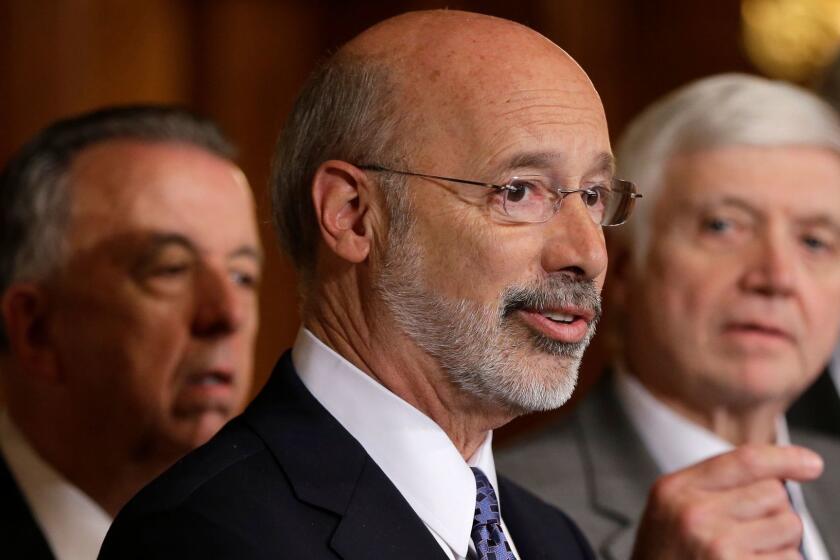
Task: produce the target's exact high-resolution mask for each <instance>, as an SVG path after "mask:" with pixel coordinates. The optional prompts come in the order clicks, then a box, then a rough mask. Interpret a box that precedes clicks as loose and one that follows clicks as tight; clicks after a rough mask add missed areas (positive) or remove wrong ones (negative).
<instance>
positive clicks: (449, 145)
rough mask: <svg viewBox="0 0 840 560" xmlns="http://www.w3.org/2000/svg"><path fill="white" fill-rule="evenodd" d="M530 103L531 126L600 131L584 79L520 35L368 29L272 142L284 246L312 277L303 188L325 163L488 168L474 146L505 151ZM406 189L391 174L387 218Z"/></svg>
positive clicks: (508, 27) (409, 26)
mask: <svg viewBox="0 0 840 560" xmlns="http://www.w3.org/2000/svg"><path fill="white" fill-rule="evenodd" d="M558 93H559V95H555V94H558ZM557 98H560V99H562V101H561V102H560V103H558V102H557ZM534 105H541V106H542V107H543V109H544V111H543V114H542V115H537V116H536V117H532V118H536V119H537V120H543V119H545V120H553V121H557V120H558V119H559V120H562V119H564V118H566V119H581V118H582V119H585V120H587V121H588V123H589V126H590V127H591V128H592V129H593V130H594V131H596V132H597V133H598V134H605V133H606V121H605V119H604V115H603V108H602V107H601V103H600V99H599V98H598V96H597V93H596V92H595V90H594V88H593V87H592V84H591V82H590V81H589V79H588V77H587V76H586V74H585V73H584V72H583V71H582V70H581V68H580V67H579V66H578V65H577V63H575V61H574V60H572V59H571V57H569V56H568V55H567V54H566V53H565V52H564V51H563V50H562V49H560V48H559V47H558V46H556V45H555V44H553V43H552V42H551V41H549V40H548V39H546V38H545V37H543V36H542V35H540V34H539V33H537V32H535V31H533V30H532V29H529V28H527V27H525V26H522V25H520V24H517V23H514V22H511V21H507V20H503V19H499V18H495V17H491V16H486V15H481V14H474V13H468V12H461V11H453V10H433V11H425V12H412V13H408V14H403V15H400V16H397V17H394V18H391V19H388V20H385V21H384V22H381V23H379V24H378V25H375V26H374V27H372V28H370V29H368V30H366V31H364V32H363V33H361V34H360V35H359V36H357V37H356V38H354V39H353V40H351V41H350V42H349V43H347V44H346V45H345V46H343V47H342V48H341V49H339V51H338V52H336V53H335V54H334V55H333V56H332V57H331V58H330V59H329V60H327V61H326V63H325V64H324V65H323V66H322V67H321V68H319V70H318V71H316V72H315V74H314V75H313V76H312V77H311V79H310V81H309V82H308V84H307V86H306V87H305V88H304V90H303V92H302V93H301V95H300V96H299V98H298V101H297V103H296V105H295V107H294V109H293V110H292V113H291V114H290V116H289V118H288V120H287V123H286V126H285V127H284V130H283V133H282V136H281V138H280V141H279V143H278V150H277V153H276V157H275V162H274V174H273V181H272V189H271V190H272V203H273V206H274V212H273V214H274V218H275V223H276V225H277V227H278V231H279V236H280V241H281V243H282V245H283V247H284V249H285V250H286V252H287V253H288V254H289V255H290V256H291V258H292V260H293V261H294V263H295V264H296V266H297V268H298V270H299V272H301V273H302V275H303V277H304V278H305V279H307V278H309V277H310V274H311V272H312V270H313V269H314V265H315V259H316V255H317V248H318V229H317V225H316V222H315V217H314V214H313V210H312V204H311V195H310V191H311V182H312V178H313V176H314V174H315V171H316V169H317V168H318V166H319V165H321V164H322V163H323V162H324V161H327V160H330V159H338V160H343V161H348V162H351V163H355V164H361V163H369V162H376V163H378V164H381V165H387V166H393V167H409V166H412V167H414V168H418V169H419V168H439V167H440V166H439V154H441V153H442V154H444V155H451V154H452V150H453V149H456V151H457V152H458V153H461V154H467V155H472V156H474V158H473V161H470V162H469V164H470V165H471V166H472V167H481V166H486V165H487V164H488V162H487V161H486V156H487V155H488V154H487V153H486V150H485V147H484V146H479V145H477V142H476V139H477V138H487V137H493V138H494V139H495V141H496V143H497V144H502V143H504V142H505V141H506V140H505V136H507V135H508V134H511V133H512V131H513V128H514V127H511V126H510V124H511V121H512V120H516V119H517V113H518V111H519V110H521V109H522V108H525V107H529V106H534ZM583 113H586V114H585V115H584V114H583ZM519 124H520V125H521V124H525V123H519ZM516 128H519V129H520V130H517V133H519V134H528V133H529V132H528V130H527V127H523V126H519V127H516ZM508 141H510V142H514V141H515V140H514V139H512V138H509V139H508ZM427 148H432V149H427ZM482 158H485V159H482ZM402 184H403V180H402V179H401V178H399V177H383V181H382V185H381V187H382V191H383V193H384V195H385V198H386V201H387V202H389V206H390V209H391V210H392V212H391V214H392V216H391V217H392V218H394V217H399V215H401V213H400V212H394V210H396V209H404V208H405V201H404V199H403V198H402V191H403V189H402ZM395 225H396V226H397V228H398V229H399V228H400V227H401V226H404V224H401V223H397V224H395ZM308 283H309V282H308V281H305V282H304V284H308Z"/></svg>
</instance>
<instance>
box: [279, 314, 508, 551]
mask: <svg viewBox="0 0 840 560" xmlns="http://www.w3.org/2000/svg"><path fill="white" fill-rule="evenodd" d="M292 362H293V363H294V366H295V369H296V370H297V373H298V375H299V376H300V378H301V380H302V381H303V384H304V385H305V386H306V388H307V389H309V391H310V392H311V393H312V394H313V395H314V396H315V398H316V399H317V400H318V402H320V403H321V405H323V406H324V408H326V409H327V411H329V413H330V414H332V415H333V416H334V417H335V418H336V419H337V420H338V421H339V423H340V424H341V425H342V426H344V428H345V429H346V430H347V431H348V432H350V434H351V435H352V436H353V437H354V438H355V439H356V440H358V442H359V443H360V444H361V445H362V447H364V449H365V451H366V452H367V453H368V455H370V457H371V458H372V459H373V460H374V462H376V464H377V465H378V466H379V468H381V469H382V471H383V472H384V473H385V476H387V477H388V478H389V479H390V480H391V482H392V483H393V484H394V486H396V488H397V490H399V492H400V494H402V496H403V497H404V498H405V500H406V501H407V502H408V504H409V505H410V506H411V508H412V509H413V510H414V511H415V512H416V513H417V515H418V516H419V517H420V519H421V520H422V521H423V523H424V524H425V525H426V527H427V528H428V529H429V532H431V534H432V536H433V537H434V538H435V540H437V542H438V544H440V546H441V548H442V549H443V551H444V552H445V553H446V555H447V556H448V557H449V558H450V559H452V560H464V559H465V558H467V554H468V551H472V552H470V554H474V553H475V548H474V546H473V544H472V539H471V536H470V533H471V531H472V520H473V514H474V511H475V499H476V488H475V478H474V477H473V474H472V471H471V470H470V467H471V466H472V467H478V468H479V469H481V470H482V471H483V472H484V474H485V475H487V478H488V479H489V480H490V483H491V484H492V485H493V488H494V489H496V493H497V496H498V484H497V480H496V467H495V464H494V462H493V453H492V449H491V442H492V432H488V433H487V437H486V438H485V440H484V442H483V443H482V444H481V446H480V447H479V448H478V450H477V451H476V452H475V454H474V455H473V456H472V457H471V458H470V460H469V461H466V462H465V461H464V459H463V458H462V457H461V454H460V453H459V452H458V450H457V449H456V448H455V445H454V444H453V443H452V441H451V440H450V439H449V436H447V435H446V432H444V431H443V430H442V429H441V427H440V426H438V425H437V424H436V423H435V422H434V421H432V419H431V418H429V417H428V416H426V415H425V414H423V413H422V412H420V411H419V410H417V409H416V408H414V407H413V406H411V405H410V404H408V403H407V402H405V401H404V400H402V399H401V398H400V397H398V396H397V395H395V394H394V393H392V392H390V391H388V390H387V389H385V387H383V386H382V385H380V384H379V383H377V382H376V381H375V380H374V379H373V378H371V377H370V376H369V375H367V374H365V373H364V372H362V371H361V370H359V369H358V368H356V367H355V366H354V365H353V364H351V363H350V362H349V361H347V360H346V359H345V358H343V357H342V356H340V355H339V354H338V353H336V352H335V351H334V350H332V349H331V348H330V347H328V346H327V345H326V344H324V343H323V342H322V341H320V340H319V339H318V338H317V337H315V335H313V334H312V333H311V332H310V331H308V330H306V329H303V328H302V329H301V330H300V332H299V333H298V336H297V340H296V341H295V345H294V348H293V349H292ZM499 507H500V511H503V510H502V509H501V504H500V506H499ZM502 527H503V529H504V531H505V535H506V536H507V538H508V541H509V542H510V544H511V548H513V540H512V539H511V536H510V532H509V531H508V530H507V528H506V527H505V525H504V521H502ZM513 550H514V552H516V549H515V548H513ZM518 556H519V555H518V553H517V557H518Z"/></svg>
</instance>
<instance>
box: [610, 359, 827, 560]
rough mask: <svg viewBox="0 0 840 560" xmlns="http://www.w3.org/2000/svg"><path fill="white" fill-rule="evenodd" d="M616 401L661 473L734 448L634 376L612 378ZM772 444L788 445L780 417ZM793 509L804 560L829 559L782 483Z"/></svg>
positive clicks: (801, 503)
mask: <svg viewBox="0 0 840 560" xmlns="http://www.w3.org/2000/svg"><path fill="white" fill-rule="evenodd" d="M614 380H615V389H616V394H617V396H618V400H619V402H620V403H621V406H622V408H623V409H624V412H625V413H626V414H627V416H628V417H629V418H630V422H631V424H633V427H634V428H635V430H636V433H638V434H639V437H640V438H641V440H642V442H643V443H644V444H645V447H646V448H647V450H648V452H649V453H650V454H651V456H652V457H653V460H654V462H655V463H656V465H657V466H658V467H659V469H660V470H661V471H662V472H663V473H671V472H674V471H678V470H680V469H684V468H686V467H688V466H690V465H693V464H695V463H699V462H701V461H705V460H706V459H709V458H711V457H713V456H715V455H720V454H721V453H726V452H727V451H731V450H732V449H734V446H733V445H732V444H731V443H729V442H728V441H725V440H723V439H721V438H719V437H718V436H717V435H716V434H714V433H712V432H710V431H709V430H707V429H706V428H704V427H702V426H699V425H697V424H695V423H694V422H692V421H690V420H688V419H687V418H685V417H684V416H682V415H680V414H678V413H677V412H675V411H674V410H672V409H671V408H669V407H668V406H667V405H665V404H664V403H663V402H662V401H660V400H659V399H657V398H656V397H655V396H653V394H651V393H650V391H648V390H647V389H646V388H645V387H644V386H643V385H642V384H641V383H640V382H639V381H638V380H637V379H636V378H635V377H633V376H632V375H629V374H627V373H624V372H622V371H621V370H620V368H619V372H618V374H617V375H615V376H614ZM776 443H777V444H778V445H789V444H790V436H789V434H788V428H787V422H786V421H785V418H784V416H780V417H779V418H778V419H777V420H776ZM786 485H787V489H788V493H789V494H790V497H791V502H792V504H793V507H794V509H795V510H796V512H797V513H798V514H799V517H800V518H801V519H802V525H803V527H804V532H803V536H802V548H803V551H804V553H805V557H806V558H808V560H829V557H828V552H826V549H825V545H824V544H823V541H822V538H821V537H820V534H819V531H818V530H817V526H816V525H815V524H814V520H813V519H812V518H811V514H810V513H808V508H807V507H805V497H804V496H803V495H802V488H801V487H800V485H799V484H798V483H796V482H793V481H788V482H787V483H786Z"/></svg>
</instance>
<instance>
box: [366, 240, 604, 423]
mask: <svg viewBox="0 0 840 560" xmlns="http://www.w3.org/2000/svg"><path fill="white" fill-rule="evenodd" d="M395 237H397V239H395ZM410 238H411V236H410V235H398V236H393V237H392V238H391V239H389V243H388V250H387V253H386V255H385V259H384V264H383V269H382V273H381V275H380V276H379V277H378V278H377V280H376V283H375V289H376V291H377V293H378V295H379V297H381V298H382V300H383V301H384V302H385V305H386V307H387V308H388V310H389V311H390V313H391V314H392V315H393V317H394V319H395V320H396V322H397V324H398V325H399V326H400V327H401V328H402V330H403V331H404V332H405V334H406V335H407V336H408V337H409V338H410V339H411V340H412V341H413V342H414V343H415V344H417V346H418V347H419V348H421V349H422V350H423V351H425V352H426V353H427V354H429V355H430V356H432V357H434V358H435V359H436V360H437V361H438V363H439V364H440V366H441V368H442V369H443V370H444V371H445V372H446V374H447V375H448V377H449V379H450V381H451V382H452V383H453V384H454V385H456V386H457V387H459V388H460V389H461V390H462V391H464V392H465V393H467V394H469V395H472V396H474V397H476V398H478V399H481V400H482V401H485V402H490V403H493V404H495V405H496V406H499V407H503V408H504V409H506V410H510V411H512V412H514V413H516V414H522V413H526V412H535V411H539V410H551V409H555V408H559V407H560V406H562V405H563V404H564V403H565V402H566V401H568V400H569V397H571V395H572V392H573V391H574V388H575V385H576V384H577V378H578V370H579V368H580V361H581V358H582V356H583V352H584V350H585V349H586V347H587V346H588V345H589V342H590V341H591V340H592V337H593V336H594V334H595V324H596V323H597V319H598V318H599V317H600V314H601V298H600V295H599V292H598V288H597V286H596V285H595V283H594V282H592V281H579V280H575V279H572V278H569V277H568V276H566V275H555V276H552V277H548V278H545V279H539V280H538V281H535V282H533V283H529V284H528V285H519V286H510V287H508V288H507V289H505V290H504V292H503V293H501V294H500V295H499V298H498V301H499V305H498V306H496V307H493V306H486V305H482V304H479V303H476V302H474V301H471V300H468V299H455V298H444V297H443V296H441V295H439V294H437V293H433V292H432V290H430V289H429V288H428V287H427V285H426V283H425V280H424V274H423V273H424V265H423V254H422V251H421V249H420V248H419V247H417V246H416V245H412V244H411V243H410V242H409V243H407V242H405V241H404V240H406V239H410ZM564 306H575V307H579V308H583V309H589V310H592V311H593V312H594V313H595V320H593V321H592V322H591V323H590V325H589V330H588V332H587V334H586V336H585V337H584V339H583V340H581V341H579V342H576V343H564V342H559V341H556V340H553V339H551V338H548V337H546V336H544V335H543V334H541V333H539V332H537V331H535V330H533V329H532V328H530V327H528V326H527V325H525V324H524V323H523V322H522V321H521V320H519V319H518V318H517V316H516V315H515V312H516V311H517V310H518V309H523V308H528V309H541V308H550V307H564Z"/></svg>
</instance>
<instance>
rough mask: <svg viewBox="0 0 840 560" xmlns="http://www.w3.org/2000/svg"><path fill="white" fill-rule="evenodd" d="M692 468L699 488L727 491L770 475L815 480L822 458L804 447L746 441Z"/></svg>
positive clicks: (819, 470)
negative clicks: (746, 442)
mask: <svg viewBox="0 0 840 560" xmlns="http://www.w3.org/2000/svg"><path fill="white" fill-rule="evenodd" d="M695 469H696V470H695ZM689 470H695V472H696V474H697V475H698V480H699V486H700V487H702V488H704V489H706V490H726V489H729V488H736V487H739V486H744V485H745V484H751V483H753V482H756V481H758V480H763V479H767V478H776V479H791V480H797V481H800V482H801V481H808V480H813V479H815V478H817V477H819V476H820V474H822V470H823V461H822V458H821V457H820V456H819V455H817V454H816V453H814V452H813V451H811V450H810V449H807V448H805V447H800V446H796V445H788V446H779V445H759V444H747V445H742V446H740V447H738V448H737V449H735V450H733V451H730V452H728V453H723V454H721V455H718V456H716V457H712V458H711V459H707V460H706V461H703V462H702V463H698V464H697V465H695V466H694V467H691V469H689Z"/></svg>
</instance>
